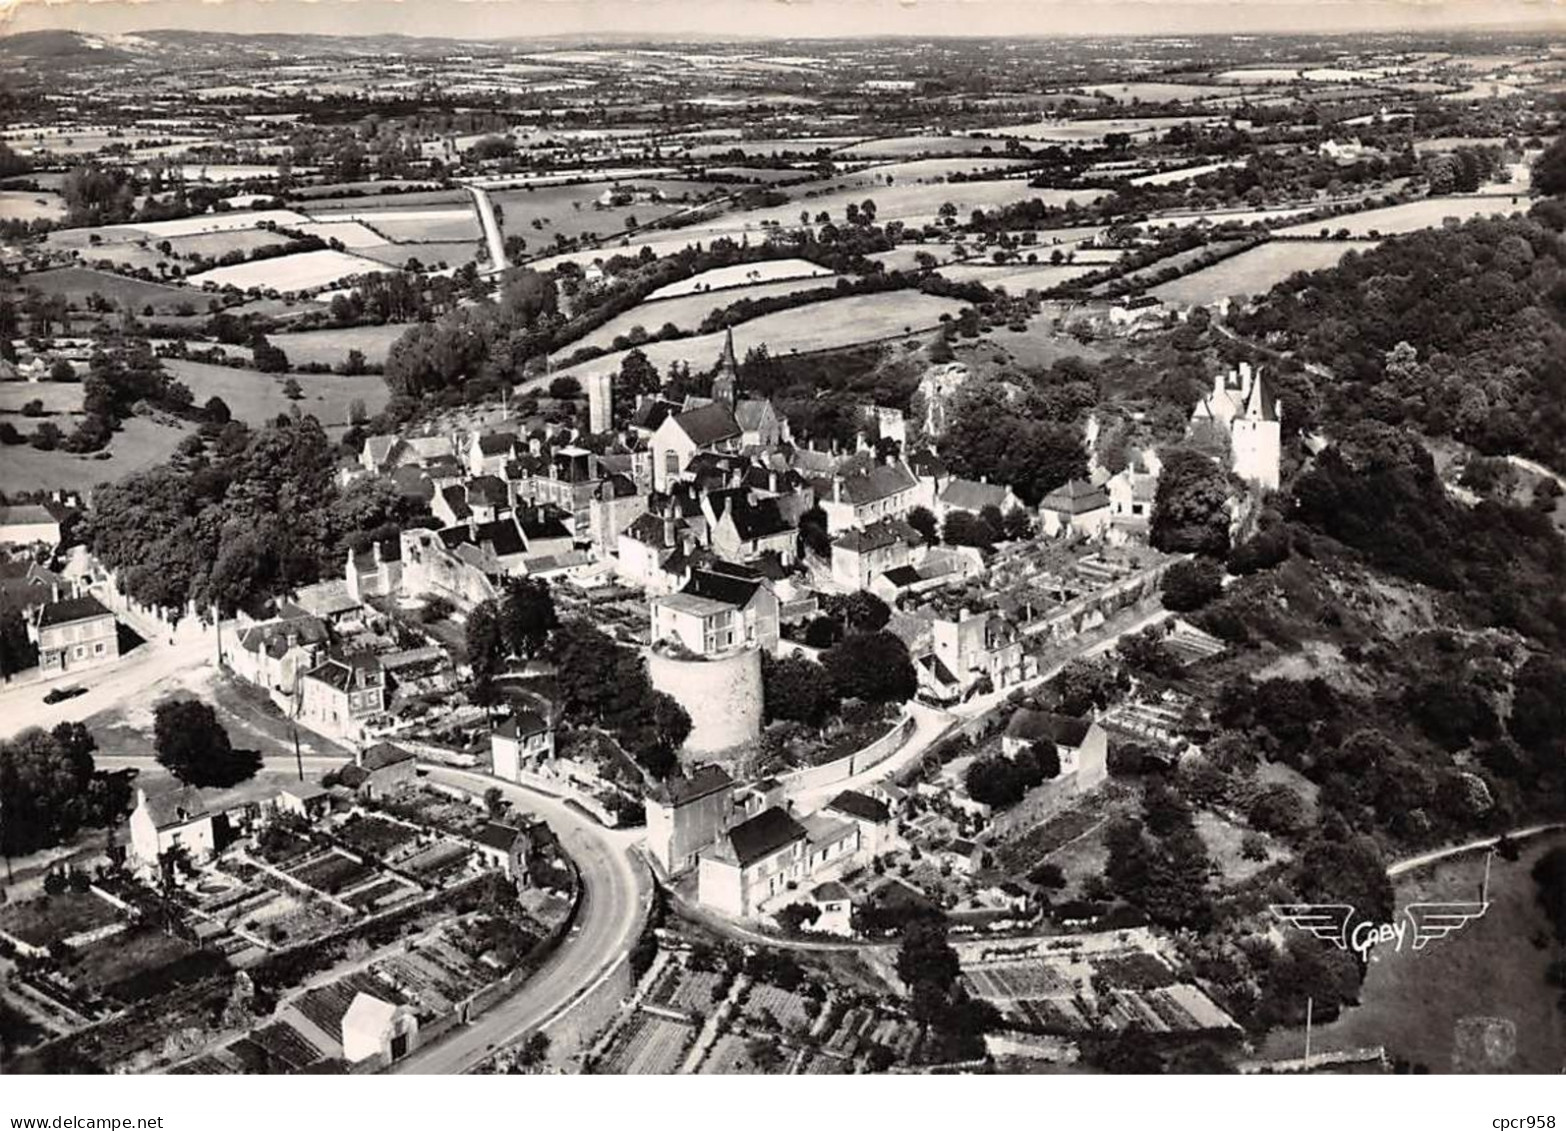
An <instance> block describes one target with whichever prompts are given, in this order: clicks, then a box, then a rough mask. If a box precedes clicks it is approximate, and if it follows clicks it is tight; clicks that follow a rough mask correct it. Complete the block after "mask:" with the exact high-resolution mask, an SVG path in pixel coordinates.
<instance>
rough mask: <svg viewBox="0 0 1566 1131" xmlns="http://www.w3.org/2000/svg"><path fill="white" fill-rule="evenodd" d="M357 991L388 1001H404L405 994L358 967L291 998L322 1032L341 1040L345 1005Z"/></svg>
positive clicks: (339, 1041) (349, 1004)
mask: <svg viewBox="0 0 1566 1131" xmlns="http://www.w3.org/2000/svg"><path fill="white" fill-rule="evenodd" d="M360 994H369V995H370V996H371V997H373V998H376V999H377V1000H380V1001H384V1002H388V1003H390V1004H391V1005H404V1004H406V1002H407V999H406V998H404V997H403V996H402V995H401V994H400V993H398V992H397V991H396V990H394V989H392V988H391V987H390V986H388V985H387V984H386V983H385V982H382V981H381V980H380V979H379V978H376V977H374V976H373V975H371V974H369V973H366V972H364V971H359V972H357V973H353V974H349V975H348V976H347V977H346V978H339V979H338V980H337V981H335V982H328V983H327V984H326V985H324V986H322V987H320V988H319V989H314V990H311V991H310V992H308V993H306V994H305V995H304V996H303V997H299V998H296V999H294V1003H293V1005H294V1008H295V1009H297V1010H298V1011H299V1012H300V1013H301V1014H303V1015H304V1016H305V1017H306V1018H308V1019H309V1020H310V1021H311V1022H313V1023H314V1024H315V1026H316V1028H318V1029H320V1030H321V1032H323V1033H325V1034H326V1035H327V1036H329V1037H331V1038H332V1039H333V1040H334V1041H337V1042H338V1043H341V1042H342V1039H343V1018H344V1017H345V1016H347V1014H348V1007H349V1006H351V1005H352V1004H353V1002H354V998H356V997H358V996H359V995H360Z"/></svg>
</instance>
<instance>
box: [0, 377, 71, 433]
mask: <svg viewBox="0 0 1566 1131" xmlns="http://www.w3.org/2000/svg"><path fill="white" fill-rule="evenodd" d="M31 401H42V402H43V409H44V411H45V412H47V413H50V414H51V415H58V414H61V413H65V414H72V415H74V414H76V413H78V412H79V411H80V409H81V407H82V387H81V385H80V384H76V383H61V384H55V383H54V382H52V381H38V382H33V381H6V382H3V383H0V413H13V412H14V413H20V412H21V411H22V406H23V405H25V404H28V403H29V402H31ZM55 423H59V421H58V420H56V422H55ZM16 425H17V427H18V428H20V429H21V430H22V431H24V432H27V431H31V428H30V427H29V422H28V421H27V420H19V421H16Z"/></svg>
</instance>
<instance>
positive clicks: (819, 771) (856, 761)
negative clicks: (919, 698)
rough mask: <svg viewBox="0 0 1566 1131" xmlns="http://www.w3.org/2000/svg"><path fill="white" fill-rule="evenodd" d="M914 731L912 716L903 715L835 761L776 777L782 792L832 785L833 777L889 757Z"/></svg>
mask: <svg viewBox="0 0 1566 1131" xmlns="http://www.w3.org/2000/svg"><path fill="white" fill-rule="evenodd" d="M913 731H914V721H913V716H911V715H904V716H903V718H902V720H901V721H900V722H898V724H897V725H896V726H894V727H893V728H892V729H891V730H889V731H887V732H886V733H885V734H883V735H882V736H881V737H880V738H878V739H876V740H875V741H874V742H872V743H870V745H868V746H863V747H860V748H859V749H858V750H855V751H854V752H853V753H852V754H848V755H845V756H844V757H842V758H839V759H837V760H836V761H834V762H826V763H823V764H822V765H819V766H808V767H806V768H805V769H803V770H795V771H794V772H793V773H791V774H783V775H781V776H780V777H779V778H778V780H779V781H780V782H781V783H782V784H783V790H784V792H785V793H803V792H805V791H807V790H812V789H818V788H820V787H821V786H824V785H831V784H832V783H833V782H835V781H842V780H843V779H844V778H851V777H853V776H854V775H855V774H857V773H862V772H863V771H865V770H868V769H870V767H872V766H875V765H878V764H880V763H881V762H884V761H886V759H888V758H890V757H891V756H892V755H893V754H894V753H896V752H897V751H898V750H899V749H901V748H902V745H903V743H905V742H907V741H908V736H909V735H911V734H913Z"/></svg>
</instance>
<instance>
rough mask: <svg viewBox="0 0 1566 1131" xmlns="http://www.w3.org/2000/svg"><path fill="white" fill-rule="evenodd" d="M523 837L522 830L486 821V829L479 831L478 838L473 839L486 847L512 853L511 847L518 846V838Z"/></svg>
mask: <svg viewBox="0 0 1566 1131" xmlns="http://www.w3.org/2000/svg"><path fill="white" fill-rule="evenodd" d="M521 835H522V832H521V830H520V829H517V828H514V827H513V826H511V825H503V824H501V823H500V822H499V821H486V822H485V823H484V827H483V828H482V829H480V830H479V834H478V836H476V837H474V838H473V839H474V840H476V841H478V842H479V843H480V844H482V845H485V846H486V847H489V848H498V849H500V851H502V852H510V851H511V846H512V845H514V844H516V842H517V837H519V836H521Z"/></svg>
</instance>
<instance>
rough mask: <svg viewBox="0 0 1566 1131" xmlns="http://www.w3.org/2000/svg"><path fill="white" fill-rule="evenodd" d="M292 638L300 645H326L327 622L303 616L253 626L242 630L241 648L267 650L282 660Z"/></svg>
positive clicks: (257, 650)
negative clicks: (289, 639)
mask: <svg viewBox="0 0 1566 1131" xmlns="http://www.w3.org/2000/svg"><path fill="white" fill-rule="evenodd" d="M290 636H292V637H294V638H295V639H296V640H297V641H298V643H300V644H324V643H326V641H327V638H328V633H327V631H326V622H325V621H323V620H321V619H320V618H319V617H311V616H303V617H288V618H286V619H284V620H276V621H271V622H270V623H268V624H257V625H252V626H251V627H249V628H246V629H241V630H240V633H239V646H240V647H241V648H243V649H244V650H245V651H247V652H260V651H262V650H265V651H266V653H267V654H268V655H270V656H272V657H273V658H276V659H280V658H281V657H283V656H284V655H286V654H287V652H288V638H289V637H290Z"/></svg>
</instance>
